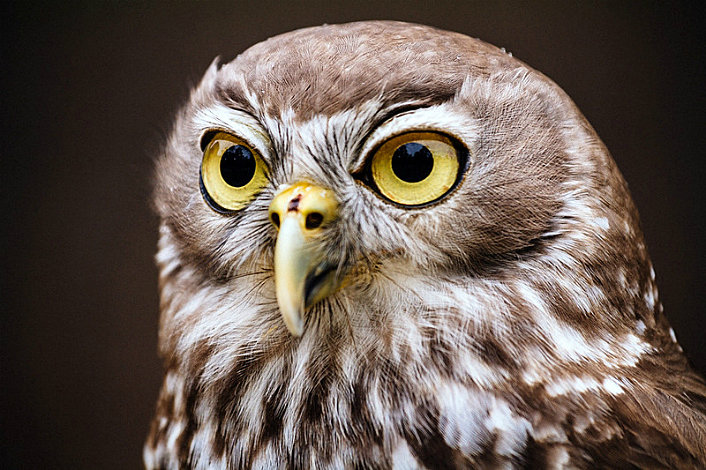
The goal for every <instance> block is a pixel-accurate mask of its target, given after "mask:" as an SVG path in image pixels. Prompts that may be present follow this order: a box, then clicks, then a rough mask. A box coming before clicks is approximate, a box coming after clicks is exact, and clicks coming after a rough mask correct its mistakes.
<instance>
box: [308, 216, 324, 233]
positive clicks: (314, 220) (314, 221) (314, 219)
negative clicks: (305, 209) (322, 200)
mask: <svg viewBox="0 0 706 470" xmlns="http://www.w3.org/2000/svg"><path fill="white" fill-rule="evenodd" d="M323 221H324V216H323V215H321V214H320V213H318V212H311V213H309V214H307V216H306V228H307V229H309V230H313V229H315V228H319V227H320V226H321V223H322V222H323Z"/></svg>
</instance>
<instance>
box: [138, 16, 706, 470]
mask: <svg viewBox="0 0 706 470" xmlns="http://www.w3.org/2000/svg"><path fill="white" fill-rule="evenodd" d="M156 181H157V183H156V189H155V199H156V207H157V210H158V212H159V215H160V219H161V226H160V241H159V252H158V255H157V262H158V265H159V267H160V288H161V325H160V349H161V353H162V355H163V357H164V359H165V368H166V375H165V380H164V386H163V388H162V392H161V395H160V399H159V402H158V406H157V414H156V416H155V419H154V421H153V423H152V429H151V432H150V437H149V439H148V442H147V445H146V447H145V462H146V464H147V466H148V467H150V468H167V467H169V468H177V467H179V468H181V467H199V468H200V467H206V466H208V467H213V466H222V467H224V468H250V467H251V466H252V467H255V468H280V467H282V466H286V467H287V468H307V467H310V466H312V465H313V463H312V462H318V463H319V464H320V466H321V468H344V467H345V468H348V467H356V466H358V467H361V468H392V467H396V466H397V467H399V468H413V467H415V466H421V465H422V464H423V465H427V466H428V467H430V468H438V466H439V464H440V463H444V462H445V463H446V464H448V465H450V466H453V465H458V466H459V467H463V468H466V466H471V467H473V468H480V467H484V466H486V465H487V466H489V467H492V468H494V467H496V466H503V465H506V466H522V465H533V464H536V466H539V467H544V466H546V467H552V468H553V466H557V467H561V466H563V465H566V464H567V463H569V464H571V465H575V466H576V467H577V468H595V467H596V466H599V467H601V466H605V467H610V468H614V467H615V468H622V467H625V466H626V465H635V466H637V467H641V468H642V467H650V468H651V467H652V466H655V465H657V464H656V463H655V462H661V463H662V464H664V466H665V468H682V467H683V468H686V467H689V466H698V463H701V464H703V462H706V460H704V459H706V449H704V447H703V445H702V444H700V443H703V441H704V440H703V436H704V435H706V428H704V425H703V422H704V421H703V415H704V412H705V411H706V410H704V409H703V403H705V402H704V398H703V397H704V396H705V395H706V388H705V387H704V383H703V380H702V379H701V378H699V377H698V376H697V375H696V374H695V373H693V372H692V371H690V369H689V366H688V364H687V361H686V359H685V357H684V356H683V354H682V351H681V348H680V347H679V345H678V344H677V342H676V339H675V337H674V333H673V331H671V329H670V328H669V325H668V323H667V321H666V320H665V317H664V315H663V314H662V307H661V305H660V303H659V301H658V298H657V290H656V287H655V281H654V271H653V270H652V267H651V264H650V261H649V258H648V255H647V252H646V249H645V243H644V241H643V238H642V235H641V233H640V229H639V223H638V217H637V213H636V210H635V208H634V206H633V203H632V201H631V199H630V195H629V193H628V191H627V188H626V184H625V182H624V180H623V178H622V177H621V175H620V173H619V171H618V169H617V168H616V166H615V164H614V162H613V160H612V159H611V157H610V155H609V153H608V151H607V150H606V148H605V147H604V145H603V144H602V143H601V141H600V139H599V138H598V137H597V136H596V133H595V132H594V130H593V129H592V128H591V126H590V125H589V124H588V122H587V121H586V119H585V118H584V117H583V116H582V115H581V113H580V112H579V110H578V109H577V108H576V106H575V105H574V104H573V103H572V101H571V100H570V99H569V98H568V97H567V96H566V95H565V94H564V93H563V92H562V91H561V90H560V89H559V88H558V87H557V86H556V85H555V84H554V83H553V82H552V81H551V80H549V79H548V78H547V77H545V76H544V75H542V74H540V73H538V72H536V71H534V70H533V69H531V68H530V67H528V66H527V65H525V64H524V63H522V62H520V61H518V60H516V59H515V58H513V57H512V56H511V55H509V54H507V53H505V52H504V51H503V50H500V49H497V48H495V47H493V46H490V45H488V44H485V43H483V42H481V41H479V40H476V39H471V38H469V37H466V36H463V35H460V34H455V33H450V32H445V31H440V30H436V29H434V28H429V27H424V26H418V25H411V24H406V23H397V22H364V23H352V24H347V25H335V26H322V27H316V28H310V29H304V30H299V31H295V32H292V33H288V34H284V35H282V36H278V37H275V38H272V39H269V40H267V41H265V42H263V43H260V44H257V45H255V46H254V47H252V48H250V49H248V50H247V51H245V52H244V53H242V54H241V55H240V56H238V57H236V58H235V59H234V60H233V61H232V62H230V63H227V64H222V65H221V64H219V63H218V62H214V63H213V64H212V65H211V66H210V68H209V69H208V71H207V72H206V75H205V76H204V78H203V80H202V81H201V83H200V84H199V85H198V86H197V87H196V89H195V90H194V91H193V92H192V94H191V98H190V100H189V102H188V103H187V104H186V106H185V107H184V108H183V109H182V110H181V112H180V113H179V115H178V117H177V120H176V122H175V124H174V128H173V131H172V133H171V136H170V137H169V140H168V142H167V144H166V146H165V149H164V152H163V154H162V155H161V157H160V158H159V160H158V163H157V167H156ZM667 416H668V418H667ZM283 462H285V463H284V464H283ZM317 465H318V464H317Z"/></svg>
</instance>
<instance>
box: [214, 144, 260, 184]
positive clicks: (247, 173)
mask: <svg viewBox="0 0 706 470" xmlns="http://www.w3.org/2000/svg"><path fill="white" fill-rule="evenodd" d="M221 176H222V177H223V181H225V182H226V183H228V184H229V185H231V186H235V187H236V188H240V187H242V186H245V185H246V184H248V183H249V182H250V181H251V180H252V178H253V176H255V157H254V156H253V154H252V152H251V151H250V150H249V149H248V148H247V147H245V146H242V145H234V146H232V147H230V148H228V150H226V151H225V152H223V156H222V157H221Z"/></svg>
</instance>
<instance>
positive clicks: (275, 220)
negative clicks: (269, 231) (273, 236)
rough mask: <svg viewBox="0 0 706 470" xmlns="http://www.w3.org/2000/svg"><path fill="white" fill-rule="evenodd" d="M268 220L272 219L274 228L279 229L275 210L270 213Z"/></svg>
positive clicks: (277, 215)
mask: <svg viewBox="0 0 706 470" xmlns="http://www.w3.org/2000/svg"><path fill="white" fill-rule="evenodd" d="M270 220H271V221H272V225H274V226H275V228H276V229H277V230H279V214H277V212H273V213H272V214H271V215H270Z"/></svg>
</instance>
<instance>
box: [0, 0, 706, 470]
mask: <svg viewBox="0 0 706 470" xmlns="http://www.w3.org/2000/svg"><path fill="white" fill-rule="evenodd" d="M96 3H97V2H96ZM353 3H355V2H343V1H338V0H330V1H321V2H312V3H307V4H305V5H294V4H289V3H284V2H283V3H281V4H279V3H272V2H247V3H198V4H179V5H168V4H154V5H151V6H138V5H132V6H127V7H125V6H117V5H114V4H102V5H94V4H93V3H92V2H86V3H82V4H75V5H73V6H71V7H57V6H34V7H30V6H3V7H2V8H3V10H4V11H3V12H2V21H3V27H2V30H3V34H4V35H5V37H4V39H3V43H2V64H1V66H0V67H1V68H2V78H3V88H2V111H3V125H2V130H3V137H4V138H3V145H2V171H1V172H0V175H1V178H2V180H1V181H2V185H1V188H2V213H1V216H2V219H3V220H2V228H3V230H2V235H3V236H2V237H1V239H0V240H1V242H2V246H1V248H2V251H1V253H2V258H3V259H2V271H1V273H2V274H1V275H2V278H1V280H2V284H1V285H2V293H1V296H0V305H1V306H2V315H3V322H2V329H1V331H2V345H1V346H2V350H1V352H2V356H1V358H2V374H3V377H2V382H1V384H0V389H2V423H1V424H2V425H1V429H2V432H3V434H4V436H2V441H1V442H2V444H1V446H2V447H1V449H2V458H3V462H2V463H3V465H2V467H3V468H8V467H10V468H40V467H42V468H116V469H117V468H135V467H138V466H139V465H140V459H141V444H142V441H143V439H144V437H145V434H146V432H147V429H148V424H149V420H150V415H151V413H152V409H153V404H154V402H155V399H156V396H157V391H158V387H159V383H160V379H161V377H160V374H161V371H160V363H159V361H158V358H157V355H156V336H157V316H158V299H157V282H156V278H157V272H156V269H155V268H154V265H153V254H154V252H155V244H156V241H157V220H156V218H155V216H154V215H153V213H152V212H151V210H150V202H149V194H150V179H151V172H152V163H151V162H152V159H153V157H154V155H155V152H156V149H158V148H159V145H160V144H161V142H162V141H163V139H164V136H165V134H166V133H167V132H168V129H169V123H170V119H171V116H172V114H173V113H174V112H175V111H176V110H177V108H178V107H179V105H180V103H182V102H183V101H184V99H185V98H186V96H187V94H188V87H189V86H190V85H193V84H194V83H195V82H196V81H197V80H198V79H199V77H200V75H201V74H202V73H203V71H204V70H205V69H206V67H207V66H208V64H209V63H210V62H211V60H212V59H213V57H214V56H216V55H221V57H222V58H223V59H225V60H229V59H231V58H233V57H234V56H235V55H236V54H237V53H238V52H240V51H242V50H244V49H245V48H246V47H248V46H249V45H251V44H253V43H256V42H258V41H261V40H263V39H265V38H267V37H269V36H272V35H275V34H278V33H282V32H285V31H288V30H292V29H295V28H299V27H303V26H310V25H317V24H321V23H325V22H328V23H335V22H345V21H352V20H359V19H372V18H378V19H404V20H409V21H415V22H421V23H427V24H431V25H435V26H439V27H442V28H445V29H451V30H455V31H460V32H463V33H466V34H469V35H471V36H476V37H480V38H482V39H485V40H486V41H488V42H491V43H493V44H496V45H498V46H504V47H505V48H507V49H508V50H509V51H512V52H513V54H514V55H515V56H516V57H519V58H520V59H522V60H524V61H526V62H528V63H529V64H530V65H532V66H534V67H535V68H537V69H538V70H540V71H542V72H544V73H545V74H547V75H548V76H549V77H551V78H553V79H554V80H555V81H556V82H557V83H558V84H559V85H560V86H562V87H563V88H564V89H565V90H566V91H567V92H568V94H569V95H570V96H572V97H573V99H574V100H575V101H576V102H577V104H578V106H579V108H581V109H582V110H583V112H584V113H585V115H586V116H587V117H588V119H589V121H590V122H591V123H592V124H593V125H594V126H595V128H596V129H597V131H598V133H599V135H600V136H601V137H602V138H603V140H604V141H605V142H606V144H607V145H608V148H610V149H611V151H612V153H613V156H614V158H615V159H616V160H617V162H618V165H619V166H620V168H621V169H622V171H623V173H624V175H625V177H626V179H627V181H628V182H629V184H630V188H631V190H632V193H633V196H634V198H635V200H636V202H637V205H638V208H639V210H640V212H641V215H642V221H643V226H644V230H645V233H646V236H647V242H648V245H649V248H650V251H651V253H652V258H653V261H654V264H655V269H656V271H657V279H658V283H659V285H660V292H661V297H662V300H663V302H664V305H665V308H666V311H667V313H668V315H669V316H670V318H671V321H672V324H673V325H674V328H675V330H676V332H677V336H678V337H679V338H680V340H681V342H682V344H683V345H684V347H685V349H686V350H687V352H688V353H689V354H690V355H691V357H692V358H693V360H694V362H695V364H696V365H697V366H698V367H699V368H700V369H701V370H705V369H706V341H705V339H704V338H706V334H704V331H703V330H704V323H705V321H704V320H705V319H704V313H705V309H704V304H703V298H702V296H703V294H704V289H703V286H704V267H703V263H704V261H706V257H705V256H704V244H703V241H704V239H705V238H706V225H705V223H704V215H705V214H704V212H705V211H704V200H703V199H704V198H703V189H702V187H703V186H702V185H703V183H704V181H706V180H705V179H704V176H705V175H704V170H703V165H702V162H703V160H704V157H705V156H706V152H705V150H704V149H705V148H706V138H705V137H706V128H705V126H704V124H705V122H706V121H705V119H704V117H705V116H704V109H705V106H704V105H705V104H706V103H705V102H704V101H705V100H704V86H705V82H704V78H706V77H705V74H704V63H705V61H706V56H705V54H704V50H703V48H702V44H703V40H704V36H703V33H702V32H701V31H700V30H701V29H702V27H703V21H702V19H701V18H699V17H698V16H697V10H696V8H691V7H688V6H676V7H675V6H669V7H667V6H660V5H651V4H644V3H631V4H623V3H622V2H621V3H620V4H618V5H617V6H616V5H613V4H612V3H617V2H606V3H599V4H590V5H586V4H573V3H565V2H557V3H540V4H536V3H535V4H531V5H530V4H524V3H502V4H495V3H492V4H490V5H481V4H476V3H461V2H426V1H425V2H422V1H419V2H410V1H404V2H403V1H399V2H386V3H384V4H383V3H382V2H381V1H363V2H357V3H356V4H355V5H354V6H353V5H352V4H353ZM431 5H433V6H431Z"/></svg>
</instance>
